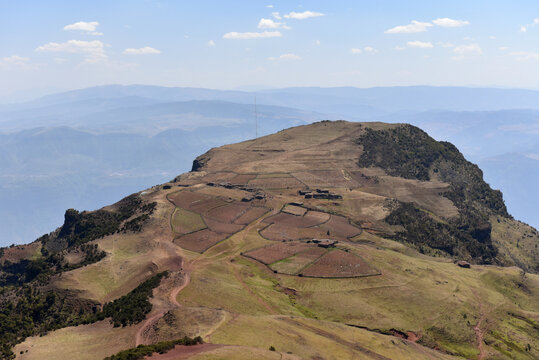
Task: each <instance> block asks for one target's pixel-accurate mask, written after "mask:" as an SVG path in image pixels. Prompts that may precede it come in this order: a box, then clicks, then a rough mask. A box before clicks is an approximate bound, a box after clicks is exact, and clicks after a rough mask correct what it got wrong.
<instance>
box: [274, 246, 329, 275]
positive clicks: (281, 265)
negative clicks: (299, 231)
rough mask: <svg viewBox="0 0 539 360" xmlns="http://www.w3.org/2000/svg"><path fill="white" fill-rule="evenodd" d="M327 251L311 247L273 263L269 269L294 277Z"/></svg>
mask: <svg viewBox="0 0 539 360" xmlns="http://www.w3.org/2000/svg"><path fill="white" fill-rule="evenodd" d="M309 245H311V244H309ZM327 251H328V250H327V249H324V248H321V247H318V246H316V245H312V246H311V247H310V248H308V249H306V250H304V251H302V252H299V253H297V254H295V255H292V256H290V257H288V258H286V259H283V260H282V261H277V262H275V263H273V264H272V265H270V268H271V269H272V270H275V271H277V272H278V273H281V274H288V275H296V274H297V273H298V272H299V271H300V270H301V269H303V268H304V267H305V266H307V265H308V264H310V263H311V262H313V261H314V260H316V259H318V258H319V257H320V256H322V255H324V254H325V253H326V252H327Z"/></svg>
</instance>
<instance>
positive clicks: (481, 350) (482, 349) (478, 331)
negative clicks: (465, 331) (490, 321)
mask: <svg viewBox="0 0 539 360" xmlns="http://www.w3.org/2000/svg"><path fill="white" fill-rule="evenodd" d="M479 316H480V317H479V321H477V324H476V325H475V326H474V328H473V331H474V332H475V339H476V341H477V348H478V349H479V356H478V357H477V359H478V360H483V359H484V358H485V347H484V346H483V337H484V335H485V334H484V331H483V330H482V329H481V324H482V323H483V320H485V317H486V313H485V312H484V311H483V303H482V302H479Z"/></svg>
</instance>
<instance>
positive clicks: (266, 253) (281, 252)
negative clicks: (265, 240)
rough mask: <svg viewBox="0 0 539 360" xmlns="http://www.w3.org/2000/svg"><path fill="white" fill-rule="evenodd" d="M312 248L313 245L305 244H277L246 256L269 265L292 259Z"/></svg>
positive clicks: (248, 253) (250, 252)
mask: <svg viewBox="0 0 539 360" xmlns="http://www.w3.org/2000/svg"><path fill="white" fill-rule="evenodd" d="M310 247H312V245H311V244H307V243H303V242H287V243H277V244H274V245H269V246H265V247H263V248H259V249H255V250H251V251H249V252H247V253H245V254H244V255H245V256H247V257H250V258H253V259H255V260H257V261H260V262H261V263H262V264H266V265H269V264H271V263H274V262H276V261H279V260H282V259H285V258H287V257H290V256H292V255H294V254H296V253H298V252H301V251H304V250H307V249H309V248H310Z"/></svg>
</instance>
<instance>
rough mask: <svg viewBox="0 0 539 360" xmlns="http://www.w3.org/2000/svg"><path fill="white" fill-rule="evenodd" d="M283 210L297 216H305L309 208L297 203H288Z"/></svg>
mask: <svg viewBox="0 0 539 360" xmlns="http://www.w3.org/2000/svg"><path fill="white" fill-rule="evenodd" d="M282 212H284V213H287V214H292V215H296V216H303V215H305V213H306V212H307V209H305V208H303V207H301V206H295V205H286V206H285V207H284V209H283V210H282Z"/></svg>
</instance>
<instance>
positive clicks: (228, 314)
mask: <svg viewBox="0 0 539 360" xmlns="http://www.w3.org/2000/svg"><path fill="white" fill-rule="evenodd" d="M538 242H539V238H538V234H537V231H536V230H535V229H533V228H531V227H529V226H526V225H525V224H522V223H520V222H518V221H516V220H514V219H513V218H512V217H511V216H510V215H509V214H508V213H507V211H506V209H505V206H504V204H503V199H502V196H501V193H499V192H497V191H495V190H492V189H491V188H490V187H489V186H488V184H486V183H485V182H484V181H483V178H482V173H481V171H480V169H479V168H478V167H477V166H475V165H473V164H471V163H469V162H468V161H466V159H464V157H463V156H462V154H460V152H459V151H458V150H457V149H456V148H455V147H454V146H452V145H451V144H449V143H440V142H436V141H434V140H433V139H432V138H430V137H429V136H428V135H427V134H426V133H424V132H423V131H421V130H420V129H418V128H415V127H412V126H409V125H401V124H396V125H389V124H384V123H349V122H344V121H338V122H320V123H315V124H312V125H306V126H300V127H295V128H291V129H287V130H284V131H281V132H279V133H276V134H273V135H270V136H265V137H262V138H259V139H255V140H251V141H246V142H243V143H238V144H233V145H227V146H223V147H220V148H214V149H212V150H210V151H208V152H207V153H206V154H204V155H201V156H199V157H198V158H197V159H196V160H195V161H194V162H193V171H191V172H189V173H186V174H182V175H180V176H178V177H176V178H175V179H174V180H173V181H171V182H169V183H166V184H163V185H160V186H156V187H153V188H150V189H147V190H145V191H142V192H140V193H137V194H133V195H132V196H130V197H128V198H126V199H124V200H122V201H121V202H119V203H117V204H115V205H112V206H110V207H106V208H103V209H101V210H98V211H96V212H78V211H75V210H68V212H66V216H65V223H64V225H63V226H62V227H61V228H60V229H58V230H57V231H55V232H53V233H51V234H49V235H47V236H44V237H42V238H40V239H38V240H37V241H36V242H34V243H32V244H30V245H27V246H20V247H14V248H9V249H4V250H3V252H2V258H1V260H0V264H1V265H2V268H1V271H2V273H1V275H2V277H1V278H0V279H4V283H3V285H2V288H1V290H2V294H3V295H4V296H3V300H2V301H3V302H4V303H3V304H2V305H3V306H2V309H5V310H2V312H1V313H0V316H1V317H2V320H3V321H2V322H0V324H7V326H8V327H7V331H6V330H5V329H4V332H3V333H4V334H9V336H4V337H2V338H1V339H0V340H2V345H4V348H3V351H4V354H6V356H9V348H10V346H12V345H14V344H17V343H18V344H17V345H16V346H15V347H14V349H13V354H14V355H16V356H17V358H21V359H48V358H51V359H56V358H58V357H59V356H60V355H61V356H63V357H65V358H74V357H76V358H80V359H100V358H104V357H106V356H111V355H113V354H115V353H118V352H120V351H122V350H126V349H129V348H133V347H135V346H137V345H140V344H161V343H162V342H166V344H174V342H170V341H177V340H179V339H183V338H184V337H185V336H187V337H190V338H195V337H196V336H200V337H201V338H202V339H203V340H204V344H198V345H193V347H192V348H189V349H187V347H182V346H177V347H175V348H174V349H172V350H170V351H169V352H168V353H167V355H166V358H170V359H172V358H185V357H186V356H190V357H191V358H197V359H206V358H230V359H236V358H241V356H243V357H244V358H253V357H256V358H262V359H265V358H267V359H279V358H283V359H295V358H308V359H309V358H310V359H321V358H323V359H347V358H348V359H354V358H366V359H407V358H409V359H420V358H441V359H445V358H447V359H450V358H480V359H484V358H522V359H532V358H537V357H538V356H539V343H538V341H537V339H538V338H539V330H538V329H539V313H537V309H538V308H539V303H538V299H539V276H538V275H536V274H534V272H536V271H537V269H538V267H537V264H538V257H537V249H536V246H537V244H538ZM457 260H466V261H468V262H469V263H471V267H470V268H466V267H460V266H457V264H456V261H457ZM38 265H39V266H38ZM152 288H153V292H150V289H152ZM21 289H22V290H21ZM150 293H151V294H150ZM150 295H151V296H150ZM148 304H150V305H151V306H149V305H148ZM110 309H113V310H110ZM23 310H24V311H23ZM68 314H69V316H68ZM120 315H121V317H120V318H118V316H120ZM51 319H57V321H52V320H51ZM20 323H24V324H26V325H25V327H24V331H23V332H19V333H15V330H14V329H17V324H20ZM76 325H78V326H76ZM40 334H41V336H39V335H40ZM171 346H172V345H171ZM157 347H158V346H157V345H156V347H155V348H157ZM145 351H146V350H145ZM154 357H155V358H160V356H158V355H154Z"/></svg>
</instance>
